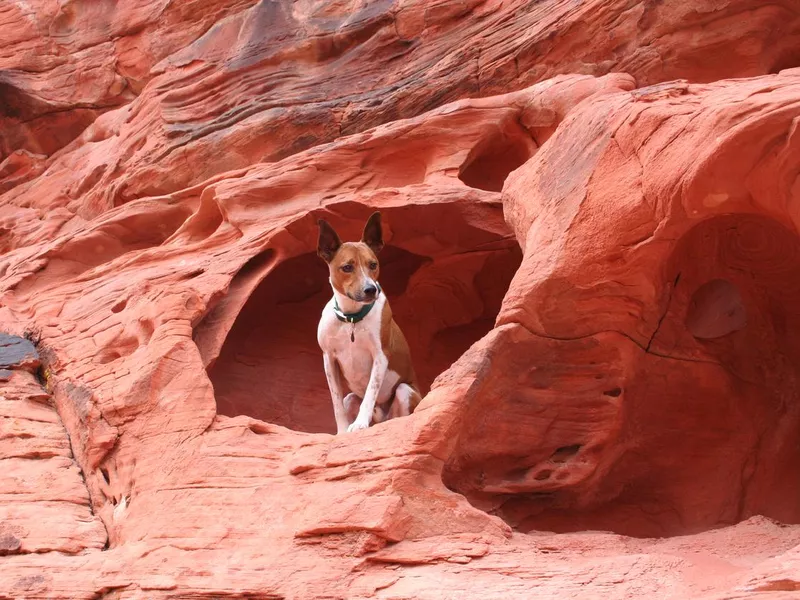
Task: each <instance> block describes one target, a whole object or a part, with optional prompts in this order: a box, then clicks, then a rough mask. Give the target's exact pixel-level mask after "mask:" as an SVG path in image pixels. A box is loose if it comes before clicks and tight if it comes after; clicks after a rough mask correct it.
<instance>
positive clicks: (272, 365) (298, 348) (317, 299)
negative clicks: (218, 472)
mask: <svg viewBox="0 0 800 600" xmlns="http://www.w3.org/2000/svg"><path fill="white" fill-rule="evenodd" d="M370 212H371V209H370V208H367V207H365V206H362V205H356V204H352V203H351V204H348V205H345V206H339V207H336V208H335V209H333V210H330V211H326V212H325V213H322V212H320V213H315V214H310V215H307V216H306V217H304V218H302V219H300V220H298V221H296V222H294V223H293V224H291V225H290V226H289V227H288V228H287V234H288V235H291V236H294V237H295V238H296V239H301V240H304V242H306V243H305V244H304V246H305V247H307V248H308V249H309V250H311V249H314V248H315V247H316V232H317V230H316V220H317V219H318V218H319V217H325V218H326V219H327V220H329V222H331V223H332V224H333V225H334V227H335V228H336V229H337V231H338V232H339V235H340V236H341V237H342V239H343V240H353V239H359V237H360V233H361V228H362V227H363V224H364V222H365V221H366V218H367V216H368V215H369V214H370ZM382 214H383V223H384V231H385V232H386V233H385V235H386V238H387V246H386V247H385V248H384V249H383V251H382V252H381V255H380V259H381V285H382V286H383V288H384V291H385V293H386V294H387V297H388V298H389V300H390V302H391V306H392V310H393V312H394V317H395V320H396V321H397V322H398V324H399V325H400V327H401V328H402V329H403V332H404V334H405V335H406V338H407V339H408V341H409V345H410V347H411V352H412V358H413V360H414V364H415V368H416V370H417V375H418V377H419V379H420V385H421V387H422V388H423V389H422V392H423V394H424V393H425V392H427V390H428V389H429V388H430V385H431V383H432V381H433V380H434V378H435V377H436V376H437V375H438V374H439V373H441V372H442V371H444V370H445V369H447V367H449V366H450V364H451V363H452V362H453V361H455V360H456V359H457V358H458V357H459V356H460V355H461V354H462V353H463V352H464V351H465V350H466V349H467V348H468V347H469V346H470V345H471V344H472V343H473V342H475V341H476V340H478V339H480V338H481V337H482V336H483V335H485V334H486V333H487V332H488V331H489V330H490V329H491V328H492V327H493V325H494V320H495V317H496V315H497V313H498V311H499V309H500V304H501V302H502V299H503V296H504V295H505V292H506V290H507V288H508V285H509V283H510V281H511V278H512V277H513V275H514V273H515V272H516V270H517V267H518V266H519V264H520V261H521V252H520V249H519V246H518V245H517V242H516V240H515V239H514V237H513V236H512V235H511V233H510V232H509V231H508V229H507V227H506V225H505V222H504V221H503V214H502V208H501V206H500V205H499V203H496V202H495V203H492V202H486V203H480V204H477V205H463V204H461V203H455V202H453V203H443V204H418V205H407V206H402V207H395V208H387V209H382ZM266 262H267V263H268V264H267V268H266V269H264V271H265V274H264V276H263V278H262V279H261V281H260V282H259V283H258V285H257V286H255V288H254V289H253V291H252V293H251V294H250V295H249V297H248V298H247V300H246V302H245V303H244V305H243V306H242V308H241V310H240V311H239V312H238V315H237V316H236V318H235V321H234V322H233V324H232V326H231V327H230V330H229V332H228V333H227V335H226V336H225V339H224V343H222V345H221V349H220V350H219V355H218V357H217V358H216V360H214V361H213V362H211V361H209V363H210V364H209V369H208V374H209V377H210V379H211V381H212V383H213V385H214V393H215V397H216V401H217V411H218V413H219V414H222V415H227V416H236V415H248V416H251V417H254V418H256V419H259V420H263V421H266V422H269V423H274V424H278V425H282V426H285V427H288V428H291V429H295V430H300V431H306V432H313V433H319V432H325V433H333V432H334V431H335V422H334V420H333V412H332V410H331V406H330V395H329V392H328V387H327V383H326V380H325V375H324V372H323V369H322V354H321V352H320V350H319V347H318V345H317V339H316V329H317V324H318V322H319V316H320V313H321V311H322V308H323V306H324V305H325V303H326V302H327V301H328V299H329V298H330V286H329V283H328V270H327V267H326V266H325V264H324V263H323V262H322V261H321V259H320V258H319V257H318V256H317V255H316V253H315V252H314V251H310V252H306V253H303V254H298V255H295V256H291V257H282V258H278V259H274V260H273V258H272V256H271V255H269V258H267V259H266ZM243 276H244V277H246V276H247V275H246V274H245V275H243Z"/></svg>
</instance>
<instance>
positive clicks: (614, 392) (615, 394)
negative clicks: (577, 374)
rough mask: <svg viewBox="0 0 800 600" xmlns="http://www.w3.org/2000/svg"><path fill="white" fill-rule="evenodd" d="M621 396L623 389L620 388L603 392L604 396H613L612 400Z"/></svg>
mask: <svg viewBox="0 0 800 600" xmlns="http://www.w3.org/2000/svg"><path fill="white" fill-rule="evenodd" d="M620 394H622V388H618V387H615V388H612V389H610V390H607V391H605V392H603V395H604V396H611V397H612V398H616V397H618V396H619V395H620Z"/></svg>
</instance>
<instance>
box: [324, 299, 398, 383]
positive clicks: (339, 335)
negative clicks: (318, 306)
mask: <svg viewBox="0 0 800 600" xmlns="http://www.w3.org/2000/svg"><path fill="white" fill-rule="evenodd" d="M382 307H383V297H381V298H379V299H378V301H376V303H375V306H374V307H373V308H372V310H371V311H370V312H369V314H367V316H366V317H364V319H362V320H361V321H359V322H358V323H355V324H353V323H344V322H342V321H340V320H339V319H337V318H336V315H335V314H334V312H333V310H332V309H331V306H330V305H328V306H326V307H325V310H324V311H323V312H322V320H321V321H320V324H319V330H318V332H317V337H318V341H319V345H320V347H321V348H322V350H323V352H326V353H328V354H330V355H331V356H333V357H334V358H335V359H336V361H337V362H338V363H339V366H340V368H341V371H342V376H343V377H344V380H345V381H346V382H347V386H348V387H349V388H350V390H351V391H353V392H355V393H356V394H358V395H359V396H362V397H363V395H364V394H365V393H366V390H367V385H368V384H369V378H370V375H371V373H372V365H373V362H374V360H375V356H376V354H377V353H378V352H382V350H381V346H380V343H381V342H380V339H381V338H380V324H381V319H380V317H381V311H382Z"/></svg>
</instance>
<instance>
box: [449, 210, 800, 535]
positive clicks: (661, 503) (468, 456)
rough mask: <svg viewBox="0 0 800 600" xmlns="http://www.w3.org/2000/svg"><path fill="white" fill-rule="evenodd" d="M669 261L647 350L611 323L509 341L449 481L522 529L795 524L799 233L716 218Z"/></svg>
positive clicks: (676, 529) (683, 529)
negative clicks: (567, 336)
mask: <svg viewBox="0 0 800 600" xmlns="http://www.w3.org/2000/svg"><path fill="white" fill-rule="evenodd" d="M661 269H663V272H657V273H652V274H650V277H658V278H663V281H664V282H665V285H666V287H665V289H666V290H667V291H666V292H665V295H664V298H665V300H664V302H665V305H664V313H663V317H662V319H661V320H660V321H659V323H658V324H657V329H656V331H655V332H654V334H653V337H652V339H651V341H650V344H649V345H648V346H647V349H645V348H644V346H639V345H636V344H633V343H632V342H630V341H626V340H625V339H622V338H621V337H620V336H619V335H616V334H614V333H609V332H604V333H601V334H598V335H596V336H593V337H590V338H581V339H578V340H551V339H541V338H535V337H534V336H531V335H530V334H528V333H527V332H525V331H521V330H520V331H512V332H506V333H505V334H504V335H505V336H506V338H501V339H500V341H499V343H498V345H497V346H495V347H493V348H492V352H493V355H492V356H493V363H494V364H493V367H492V374H490V375H487V377H486V379H487V381H488V382H489V383H488V384H486V390H487V391H486V392H484V394H483V396H482V397H481V398H480V400H479V401H475V402H473V403H472V405H474V407H473V408H471V411H472V412H471V413H470V414H468V415H466V416H465V417H464V419H463V421H464V423H465V430H464V431H462V432H461V435H460V438H459V443H458V446H457V448H456V450H455V452H454V455H453V457H451V459H450V461H449V463H448V465H447V467H446V469H445V473H444V482H445V484H446V485H447V486H448V487H450V488H451V489H453V490H455V491H458V492H459V493H462V494H464V495H465V496H466V497H467V499H468V500H470V502H472V503H473V504H474V505H475V506H477V507H479V508H481V509H483V510H485V511H487V512H490V513H492V514H495V515H497V516H499V517H501V518H503V519H504V520H505V521H506V522H507V523H508V524H509V525H511V526H512V527H513V528H515V529H516V530H517V531H520V532H523V533H525V532H534V531H551V532H559V533H566V532H576V531H585V530H601V531H611V532H614V533H618V534H623V535H630V536H635V537H665V536H673V535H686V534H692V533H697V532H700V531H704V530H708V529H713V528H716V527H722V526H726V525H732V524H735V523H738V522H740V521H742V520H745V519H748V518H750V517H753V516H756V515H763V516H765V517H768V518H772V519H775V520H777V521H781V522H784V523H800V366H799V365H800V338H799V337H798V336H797V335H795V332H796V331H798V330H800V238H798V236H797V234H796V233H795V232H794V231H792V230H789V229H788V228H786V227H784V226H783V225H782V224H781V223H778V222H777V221H775V220H773V219H770V218H766V217H762V216H757V215H743V214H739V215H721V216H716V217H713V218H710V219H708V220H706V221H703V222H701V223H699V224H697V225H695V226H694V227H693V228H692V229H690V230H689V231H688V232H686V233H685V234H684V235H683V236H682V237H681V238H680V239H679V240H678V241H677V243H676V245H675V246H674V249H673V251H672V252H671V255H670V256H669V259H668V260H667V261H665V263H664V264H662V265H661ZM498 333H500V332H498ZM507 372H514V373H516V374H517V377H516V378H515V380H514V382H506V377H505V376H504V373H507ZM486 423H491V425H492V426H491V427H487V426H485V424H486ZM498 432H499V433H498Z"/></svg>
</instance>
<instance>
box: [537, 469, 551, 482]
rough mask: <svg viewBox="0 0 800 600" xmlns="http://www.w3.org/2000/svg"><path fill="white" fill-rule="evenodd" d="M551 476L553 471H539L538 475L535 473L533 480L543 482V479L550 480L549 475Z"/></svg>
mask: <svg viewBox="0 0 800 600" xmlns="http://www.w3.org/2000/svg"><path fill="white" fill-rule="evenodd" d="M552 474H553V471H551V470H550V469H546V470H544V471H540V472H539V473H537V474H536V477H534V479H536V481H544V480H545V479H550V475H552Z"/></svg>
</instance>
